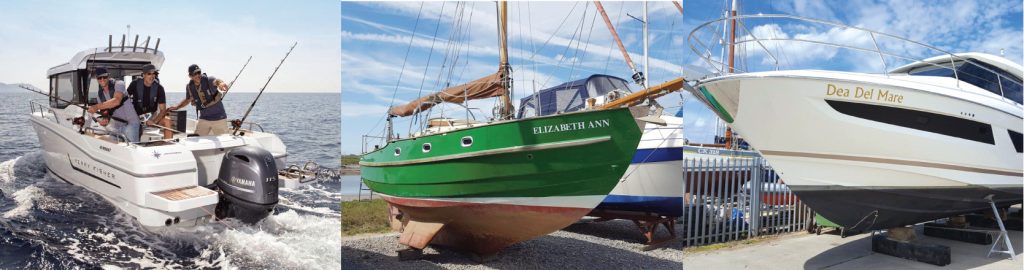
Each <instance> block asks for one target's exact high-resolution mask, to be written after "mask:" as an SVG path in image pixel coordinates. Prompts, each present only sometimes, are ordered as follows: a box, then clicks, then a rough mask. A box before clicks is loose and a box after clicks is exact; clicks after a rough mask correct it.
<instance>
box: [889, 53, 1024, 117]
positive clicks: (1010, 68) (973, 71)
mask: <svg viewBox="0 0 1024 270" xmlns="http://www.w3.org/2000/svg"><path fill="white" fill-rule="evenodd" d="M892 73H905V74H908V75H910V76H938V77H949V78H955V79H958V80H960V81H962V82H966V83H969V84H971V85H974V86H977V87H978V88H981V89H983V90H986V91H988V92H991V93H992V94H995V95H996V96H999V97H1003V98H1005V99H1006V100H1010V101H1013V102H1016V103H1017V104H1018V105H1019V104H1022V102H1021V101H1022V100H1021V99H1022V98H1024V95H1022V87H1021V85H1022V83H1021V81H1022V79H1024V70H1022V69H1021V66H1020V65H1017V64H1015V63H1012V62H1009V61H1007V60H1006V59H1003V58H999V57H995V56H991V55H987V54H983V53H961V54H956V57H955V58H954V59H953V61H950V57H949V56H937V57H933V58H930V59H926V60H924V61H923V62H917V63H913V64H910V65H906V66H903V67H899V68H897V69H895V70H893V71H892Z"/></svg>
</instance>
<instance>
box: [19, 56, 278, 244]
mask: <svg viewBox="0 0 1024 270" xmlns="http://www.w3.org/2000/svg"><path fill="white" fill-rule="evenodd" d="M148 40H149V39H148V38H147V41H146V45H145V46H144V47H137V46H125V45H124V42H123V40H122V45H121V46H120V47H117V46H112V44H111V45H108V46H107V47H101V48H96V49H88V50H85V51H82V52H80V53H78V54H75V55H74V57H72V58H71V60H70V61H68V62H67V63H64V64H61V65H58V66H55V67H53V68H50V69H49V71H48V72H47V76H48V77H49V80H50V89H49V96H50V98H49V100H48V101H42V102H41V101H32V102H31V104H30V105H31V109H32V114H31V117H30V121H31V123H32V126H33V128H34V129H35V131H36V134H37V135H38V137H39V143H40V145H41V146H42V148H43V150H44V151H45V155H44V159H45V161H46V165H47V172H48V173H49V174H50V175H53V176H54V177H55V178H56V179H60V180H63V181H65V182H68V183H70V184H73V185H76V186H81V187H83V188H85V189H86V190H89V191H91V192H94V193H96V194H98V195H100V196H102V197H103V198H104V199H106V200H107V201H109V202H110V203H111V204H113V205H114V206H116V207H117V208H118V209H120V210H121V211H124V212H125V213H127V214H129V215H131V216H132V217H134V218H135V219H136V220H137V221H138V222H139V224H141V225H143V226H145V227H149V228H156V227H166V226H175V225H195V224H197V223H199V222H203V221H205V220H208V219H210V218H213V217H215V216H216V217H218V218H227V217H235V218H238V219H241V220H243V221H246V222H255V221H257V220H259V219H262V218H263V217H266V216H267V215H268V214H269V213H270V212H272V211H273V208H274V206H275V205H276V204H277V202H278V195H277V192H278V181H279V179H278V177H277V168H283V167H284V166H283V164H284V162H285V159H286V157H287V152H286V148H285V145H284V144H283V143H282V142H281V140H280V139H279V138H278V137H277V136H276V135H274V134H271V133H265V132H262V131H261V130H248V129H242V132H241V133H240V134H241V135H238V136H234V135H221V136H193V135H187V134H191V133H193V132H192V129H193V128H194V126H195V123H196V120H194V119H188V124H187V130H185V131H177V132H176V133H175V135H174V137H173V138H172V139H168V140H163V139H162V137H163V135H162V133H163V130H160V129H157V128H152V127H150V128H146V129H144V130H143V132H142V136H141V140H140V142H139V143H128V142H125V141H126V140H124V138H123V136H118V135H115V134H111V133H109V132H108V131H107V130H105V129H104V128H103V127H101V126H99V125H97V124H95V123H94V122H93V121H91V120H92V119H90V118H89V117H88V116H86V115H87V113H85V112H84V109H83V108H84V106H85V105H86V104H88V103H89V100H90V97H95V96H96V95H97V85H96V79H95V77H94V75H93V72H92V71H93V70H94V69H95V68H97V67H103V68H106V69H107V70H108V71H109V72H110V74H111V78H114V79H118V80H124V81H126V83H127V82H130V81H131V79H132V78H133V77H139V76H141V74H142V67H143V66H144V65H147V64H152V65H155V66H156V67H157V68H159V67H160V66H161V65H162V64H163V63H164V54H163V52H162V51H158V50H157V48H159V40H158V41H157V43H156V44H157V46H155V47H154V48H149V46H148V44H149V42H148ZM126 98H127V97H126ZM127 102H128V103H126V104H125V106H131V103H130V102H131V101H127ZM83 125H84V126H83ZM250 126H251V125H250ZM261 129H262V128H261Z"/></svg>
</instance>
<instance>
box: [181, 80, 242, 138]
mask: <svg viewBox="0 0 1024 270" xmlns="http://www.w3.org/2000/svg"><path fill="white" fill-rule="evenodd" d="M188 76H189V79H191V80H190V81H189V82H188V84H186V85H185V100H182V101H181V102H179V103H178V105H176V106H173V107H171V110H177V109H179V108H181V107H184V106H187V105H188V104H190V103H191V104H192V105H193V106H196V111H198V112H199V122H198V123H196V134H198V135H199V136H208V135H213V136H217V135H221V134H226V133H228V123H227V120H226V119H227V118H228V115H227V113H226V112H224V104H223V103H220V102H218V101H219V98H218V96H219V95H222V94H221V93H220V92H219V91H217V90H220V91H224V92H227V91H228V84H227V83H224V81H222V80H220V79H217V78H214V77H213V76H207V75H206V73H203V70H202V69H200V68H199V66H198V65H195V64H192V65H191V66H188Z"/></svg>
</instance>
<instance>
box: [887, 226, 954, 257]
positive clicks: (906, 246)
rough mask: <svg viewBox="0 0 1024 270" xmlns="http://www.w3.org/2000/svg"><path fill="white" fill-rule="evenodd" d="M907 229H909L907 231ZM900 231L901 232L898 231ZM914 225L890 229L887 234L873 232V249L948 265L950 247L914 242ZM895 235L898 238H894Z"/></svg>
mask: <svg viewBox="0 0 1024 270" xmlns="http://www.w3.org/2000/svg"><path fill="white" fill-rule="evenodd" d="M906 230H909V232H908V231H906ZM897 232H900V233H897ZM913 234H914V229H913V227H902V228H892V229H889V230H888V232H886V233H885V234H875V232H874V231H872V232H871V251H874V252H878V253H882V254H885V255H889V256H893V257H899V258H903V259H908V260H914V261H919V262H923V263H929V264H933V265H938V266H946V265H949V264H950V262H951V257H952V256H951V254H950V250H949V247H947V246H943V245H937V244H925V243H915V242H913ZM893 237H895V238H897V239H893Z"/></svg>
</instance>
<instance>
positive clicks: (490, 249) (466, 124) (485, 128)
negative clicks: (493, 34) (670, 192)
mask: <svg viewBox="0 0 1024 270" xmlns="http://www.w3.org/2000/svg"><path fill="white" fill-rule="evenodd" d="M498 20H499V24H498V25H499V32H500V33H499V38H500V48H501V49H500V54H499V61H500V63H499V66H498V67H499V68H498V71H497V72H496V73H494V74H491V75H488V76H485V77H483V78H480V79H477V80H475V81H472V82H469V83H466V84H463V85H459V86H453V87H449V88H446V89H443V90H441V91H438V92H436V93H433V94H430V95H427V96H423V97H420V98H418V99H416V100H413V101H411V102H409V103H407V104H404V105H399V106H394V107H391V108H390V109H389V112H388V116H387V119H388V121H387V123H388V128H387V130H388V136H387V143H386V144H385V145H383V146H379V147H377V149H375V150H374V151H372V152H369V153H366V154H364V155H363V156H362V157H361V159H360V162H359V163H360V165H361V166H362V171H361V178H362V181H363V182H364V183H365V184H366V185H367V186H368V187H369V188H370V189H372V190H373V191H374V192H376V193H377V194H380V196H381V197H382V198H383V199H384V200H386V201H387V202H388V203H389V204H390V205H391V206H393V207H395V208H397V209H398V210H399V211H400V213H401V215H400V217H399V220H400V221H401V224H402V235H401V237H400V239H399V240H400V242H401V243H402V244H404V245H407V246H409V247H410V248H411V250H422V249H423V248H424V247H426V245H428V244H438V245H446V246H449V247H453V248H456V249H462V250H466V251H470V252H472V253H474V254H476V255H480V256H491V255H494V254H496V253H497V252H498V251H500V250H501V249H503V248H505V247H507V246H509V245H512V244H514V243H517V242H521V241H525V240H528V239H531V238H534V237H538V236H542V235H546V234H549V233H551V232H554V231H556V230H559V229H561V228H564V227H566V226H568V225H569V224H572V223H573V222H576V221H577V220H579V219H580V218H581V217H582V216H584V215H586V214H587V213H588V212H590V211H591V209H593V208H594V207H595V206H597V204H598V203H600V202H601V201H602V200H604V198H605V197H606V196H607V194H608V192H609V191H611V190H612V188H613V187H615V185H616V183H618V181H619V178H620V177H621V176H622V175H623V174H624V173H625V172H626V170H627V168H628V166H629V164H630V160H631V159H632V158H633V154H634V153H635V152H636V146H637V144H638V142H639V141H640V129H639V127H638V122H637V120H636V119H635V118H636V117H637V116H638V115H635V114H639V113H638V112H632V111H631V110H630V109H629V108H624V107H619V108H607V109H594V110H582V111H577V112H568V113H562V114H554V115H546V116H538V117H529V118H519V119H514V117H513V111H514V110H513V105H512V104H511V98H510V89H509V88H510V83H511V76H510V75H511V67H510V66H509V64H508V53H507V45H506V36H505V32H506V29H507V28H506V22H507V3H506V2H504V1H501V2H500V3H499V18H498ZM494 97H496V98H498V99H499V100H500V104H499V107H498V108H496V110H495V111H496V112H497V113H496V117H495V119H493V120H492V121H489V122H475V121H468V120H461V121H459V120H453V119H434V120H431V121H430V124H429V125H428V127H427V128H426V129H424V130H422V131H419V132H415V133H413V134H412V136H410V137H407V138H402V139H399V138H396V137H394V136H392V135H391V130H392V127H391V125H392V118H394V117H405V116H411V115H415V114H418V113H421V112H424V111H425V110H427V109H429V108H431V107H433V106H435V105H437V104H439V103H442V102H448V103H461V102H465V101H467V100H472V99H483V98H494Z"/></svg>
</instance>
